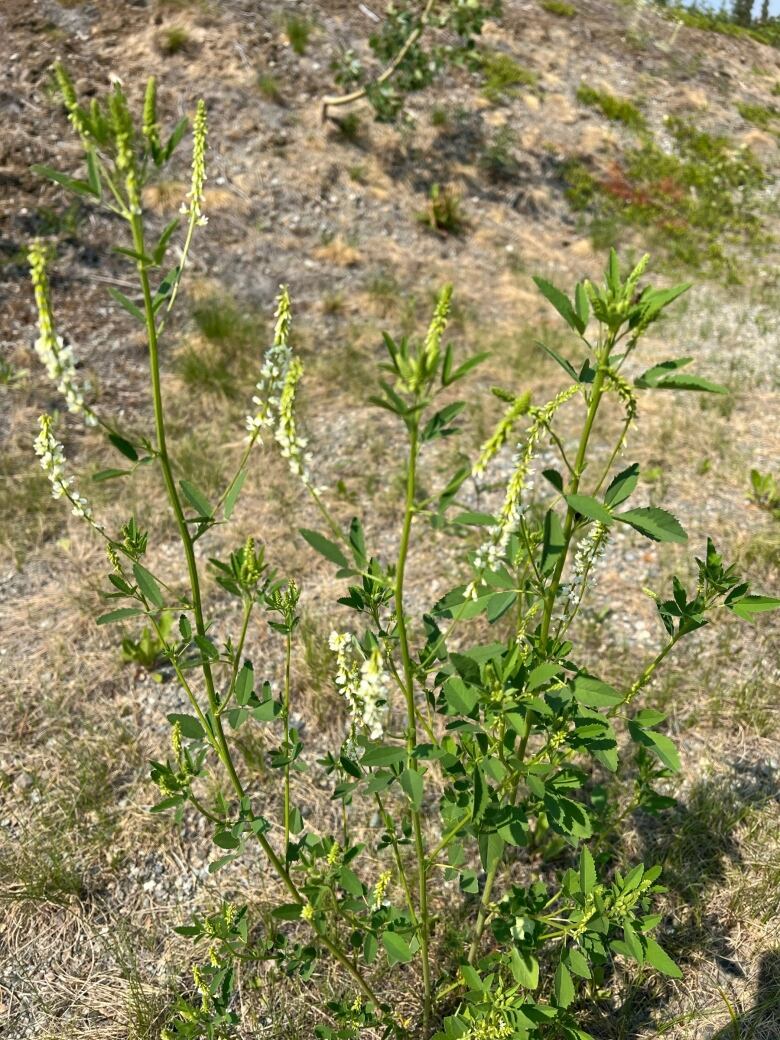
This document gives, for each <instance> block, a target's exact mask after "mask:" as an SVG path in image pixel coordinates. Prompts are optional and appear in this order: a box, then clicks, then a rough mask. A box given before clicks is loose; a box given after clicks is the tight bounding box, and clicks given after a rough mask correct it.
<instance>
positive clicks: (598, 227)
mask: <svg viewBox="0 0 780 1040" xmlns="http://www.w3.org/2000/svg"><path fill="white" fill-rule="evenodd" d="M667 130H668V132H669V136H670V138H671V142H672V149H671V150H670V151H666V150H664V149H662V148H661V147H660V146H659V145H658V144H657V143H656V142H655V140H654V139H653V138H652V137H651V136H650V135H643V136H642V138H641V140H640V143H639V144H637V145H636V146H634V147H632V148H630V149H629V150H628V151H627V152H625V154H624V155H623V156H622V157H621V158H620V159H619V160H618V161H616V162H614V163H612V164H611V165H610V166H609V167H608V168H607V169H606V170H599V171H594V170H593V169H592V168H591V167H590V166H588V165H586V164H585V163H583V162H581V161H579V160H573V161H571V162H569V163H568V164H566V166H565V168H564V179H565V181H566V184H567V196H568V199H569V201H570V203H571V204H572V206H573V207H574V209H575V210H579V211H580V212H582V213H583V214H584V215H585V216H586V218H587V220H588V221H589V229H590V232H591V236H592V238H593V241H594V245H596V246H597V247H598V248H603V247H605V246H606V245H608V244H609V243H610V242H612V241H614V240H615V238H616V237H617V236H618V234H619V231H620V228H621V227H625V226H626V225H628V226H633V227H637V228H641V229H642V230H643V235H644V238H645V241H646V242H647V243H648V244H649V245H650V246H651V247H652V248H653V250H654V251H656V252H659V253H661V254H664V253H665V254H666V256H667V257H668V258H669V259H670V260H672V261H673V262H674V263H675V264H676V265H677V266H682V267H684V268H689V269H694V270H705V271H711V272H713V273H718V274H721V275H724V274H725V275H727V276H728V277H730V278H733V279H738V278H739V271H740V266H741V264H740V259H739V257H738V253H741V254H742V257H743V258H744V254H745V251H746V250H747V249H751V248H755V247H757V246H760V245H765V244H766V243H767V242H768V241H769V236H768V234H767V232H766V231H765V230H764V228H763V221H762V217H763V213H762V200H761V198H760V192H761V189H763V188H764V187H765V186H766V185H767V184H768V183H769V181H770V177H769V175H768V174H767V173H766V171H765V170H764V169H763V167H762V165H761V163H760V162H759V161H758V159H757V158H756V157H755V156H754V155H753V153H752V152H751V151H750V150H749V149H746V148H738V147H737V146H735V145H734V143H733V142H732V141H730V140H729V139H728V138H726V137H721V136H715V135H713V134H709V133H706V132H705V131H702V130H698V129H696V128H695V127H694V126H692V125H691V124H690V123H687V122H685V121H684V120H682V119H678V118H677V117H670V118H669V119H668V120H667Z"/></svg>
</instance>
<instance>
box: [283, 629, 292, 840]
mask: <svg viewBox="0 0 780 1040" xmlns="http://www.w3.org/2000/svg"><path fill="white" fill-rule="evenodd" d="M291 661H292V632H291V631H290V632H288V633H287V642H286V644H285V649H284V708H283V711H284V757H285V763H284V857H285V860H286V859H287V856H288V852H289V849H290V664H291Z"/></svg>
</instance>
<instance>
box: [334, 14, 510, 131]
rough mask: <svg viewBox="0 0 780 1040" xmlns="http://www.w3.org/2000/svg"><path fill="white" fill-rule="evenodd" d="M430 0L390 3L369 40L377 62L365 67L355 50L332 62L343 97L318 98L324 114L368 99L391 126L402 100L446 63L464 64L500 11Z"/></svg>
mask: <svg viewBox="0 0 780 1040" xmlns="http://www.w3.org/2000/svg"><path fill="white" fill-rule="evenodd" d="M433 6H434V5H433V3H432V0H429V2H428V3H426V4H425V6H424V7H422V8H415V7H413V6H411V5H409V4H408V3H405V2H401V3H399V4H390V5H389V6H388V7H387V10H386V12H385V16H384V19H383V20H382V21H381V22H380V24H379V26H378V28H377V29H376V31H375V32H374V33H372V34H371V36H370V37H369V40H368V45H369V48H370V50H371V52H372V54H373V57H374V59H375V64H374V67H370V66H369V67H368V68H367V67H366V66H365V65H364V63H363V61H362V60H361V59H360V57H358V55H357V54H356V52H355V51H354V50H352V49H351V48H349V49H347V50H345V51H344V52H343V53H342V54H341V55H340V57H339V58H338V59H337V60H336V61H335V62H334V63H333V71H334V78H335V81H336V83H337V84H338V86H339V87H341V88H342V90H343V91H344V93H343V94H335V95H328V96H327V97H324V98H323V99H322V113H323V117H326V116H327V115H328V114H329V112H330V110H331V109H333V108H339V107H341V106H342V105H351V104H354V103H355V102H358V101H364V100H365V101H367V102H368V103H369V104H370V105H371V106H372V107H373V109H374V114H375V117H376V119H377V120H379V121H380V122H392V121H393V120H395V119H396V118H397V117H398V116H399V115H400V114H401V113H402V112H403V109H404V106H405V103H406V96H407V95H408V94H411V93H413V92H415V91H418V90H423V89H425V87H427V86H429V85H430V84H431V83H432V82H433V81H434V80H435V79H436V77H437V76H439V75H440V74H441V72H442V71H443V69H445V68H446V67H447V65H450V64H452V65H462V64H464V63H465V62H466V61H468V60H469V59H470V58H471V57H472V53H473V48H474V41H475V37H477V36H479V35H480V33H481V32H482V28H483V26H484V24H485V22H486V21H487V19H488V18H492V17H495V16H497V15H498V14H499V13H500V11H501V3H500V0H488V2H487V3H482V2H481V0H469V2H468V3H464V2H462V0H447V2H446V3H440V4H438V5H436V10H435V11H433V10H432V8H433Z"/></svg>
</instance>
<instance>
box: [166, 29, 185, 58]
mask: <svg viewBox="0 0 780 1040" xmlns="http://www.w3.org/2000/svg"><path fill="white" fill-rule="evenodd" d="M189 43H190V34H189V33H188V32H187V30H186V29H185V28H184V27H183V26H181V25H172V26H171V27H170V28H168V29H165V30H164V31H163V32H162V34H161V36H160V40H159V46H160V50H161V51H162V53H163V54H165V55H167V56H168V57H170V56H172V55H174V54H179V53H180V52H181V51H184V50H186V49H187V47H188V46H189Z"/></svg>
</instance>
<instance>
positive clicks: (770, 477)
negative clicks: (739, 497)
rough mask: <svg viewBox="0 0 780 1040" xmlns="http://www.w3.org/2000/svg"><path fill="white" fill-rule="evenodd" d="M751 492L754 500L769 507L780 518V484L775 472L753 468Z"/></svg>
mask: <svg viewBox="0 0 780 1040" xmlns="http://www.w3.org/2000/svg"><path fill="white" fill-rule="evenodd" d="M750 493H751V496H752V498H753V501H754V502H757V503H758V504H759V505H760V506H762V507H763V508H764V509H768V510H769V512H770V513H772V515H773V516H776V517H778V519H780V485H778V483H777V481H776V480H775V477H774V474H772V473H762V472H761V471H760V470H757V469H751V471H750Z"/></svg>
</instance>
